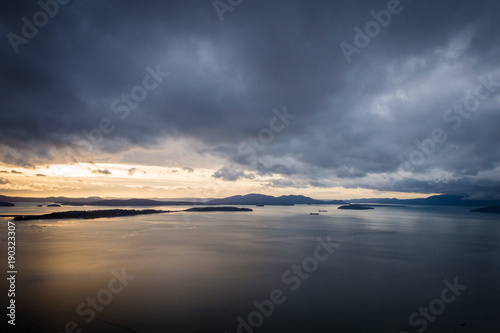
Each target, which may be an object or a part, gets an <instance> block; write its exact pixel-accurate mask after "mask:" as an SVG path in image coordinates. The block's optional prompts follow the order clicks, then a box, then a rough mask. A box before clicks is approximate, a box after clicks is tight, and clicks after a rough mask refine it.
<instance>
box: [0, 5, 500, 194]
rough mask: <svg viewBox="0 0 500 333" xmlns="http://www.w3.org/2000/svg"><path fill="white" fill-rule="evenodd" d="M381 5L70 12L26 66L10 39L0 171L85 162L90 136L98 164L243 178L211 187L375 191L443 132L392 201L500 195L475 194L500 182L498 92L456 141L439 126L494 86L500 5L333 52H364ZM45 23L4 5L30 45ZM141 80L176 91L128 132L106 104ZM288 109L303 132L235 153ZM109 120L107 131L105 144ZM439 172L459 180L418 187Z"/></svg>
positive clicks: (294, 129) (416, 23) (423, 18)
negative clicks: (152, 164) (147, 153)
mask: <svg viewBox="0 0 500 333" xmlns="http://www.w3.org/2000/svg"><path fill="white" fill-rule="evenodd" d="M387 6H388V1H361V0H359V1H319V0H318V1H272V2H271V1H244V2H243V3H242V4H241V5H239V6H238V7H237V8H235V10H234V11H232V12H226V13H225V17H224V21H223V22H220V20H219V17H218V15H217V13H216V11H215V9H214V8H213V6H212V3H211V1H145V2H138V1H107V2H101V1H71V2H69V3H68V4H67V5H64V6H60V8H59V12H58V13H57V15H55V16H54V17H53V18H50V20H49V22H48V24H47V25H46V26H44V27H42V28H40V29H39V32H38V34H37V35H36V36H35V37H34V38H32V39H30V40H29V42H28V43H27V44H22V45H19V52H18V53H17V54H16V53H15V52H14V50H13V48H12V46H11V44H10V42H9V40H8V39H7V38H4V45H3V47H2V51H0V52H1V55H2V60H3V61H2V63H1V64H0V70H1V73H2V75H1V77H0V80H1V81H0V82H1V84H2V88H3V89H2V90H1V91H0V95H1V98H2V102H3V107H2V111H1V112H2V121H1V123H0V159H1V161H2V162H4V163H8V164H12V165H22V166H28V167H34V166H36V165H39V164H41V163H45V162H50V161H55V160H65V161H68V160H69V161H71V162H73V161H83V160H85V159H86V158H88V156H87V157H85V156H80V155H79V153H78V150H76V149H75V148H76V144H77V143H78V142H80V141H79V140H82V139H85V140H87V139H88V138H86V137H85V136H84V135H83V134H82V130H85V131H87V132H91V131H92V130H99V131H100V133H101V134H102V142H100V143H99V144H97V145H96V147H97V148H99V150H97V149H96V150H95V151H93V152H92V153H91V154H90V155H91V156H90V157H93V156H99V154H100V153H101V152H107V153H118V152H121V151H126V150H128V149H130V148H132V147H135V146H140V147H146V148H147V147H151V146H154V145H155V144H156V143H158V142H162V140H163V139H165V138H167V137H174V138H175V137H177V138H186V137H187V138H195V139H199V140H201V141H202V142H204V143H205V144H206V148H205V151H208V152H212V153H214V154H216V155H219V156H222V157H224V158H226V159H227V161H228V163H229V164H228V165H235V167H234V170H230V168H228V167H223V168H222V169H220V170H219V171H218V172H217V173H216V174H215V177H219V178H224V179H230V180H235V179H239V178H241V177H244V176H245V175H253V174H254V173H255V174H258V175H261V176H265V175H269V174H273V173H274V174H281V175H283V176H284V177H290V178H291V179H293V182H286V181H282V182H280V183H279V184H278V183H277V184H276V186H283V184H292V185H293V184H299V183H300V184H304V183H309V184H330V185H332V186H333V185H336V186H343V185H345V186H347V187H349V186H351V185H350V184H354V183H356V186H358V185H359V186H361V187H370V186H372V184H371V183H369V182H365V181H364V180H365V179H367V178H369V176H370V175H377V174H383V173H395V172H397V171H398V170H399V169H400V168H401V165H402V164H403V163H404V162H402V159H404V160H408V159H409V158H410V154H411V153H412V152H413V151H414V150H416V149H418V147H417V146H416V143H415V140H418V141H419V142H422V141H423V140H425V139H426V138H429V137H430V138H432V131H433V130H434V129H435V128H438V127H439V128H442V129H443V130H444V131H445V133H446V135H447V139H446V141H445V142H444V143H442V144H437V145H436V147H435V149H434V151H433V152H432V154H429V155H425V161H424V162H423V163H421V164H419V165H415V166H414V167H413V168H412V170H406V171H410V173H409V174H407V175H406V176H405V177H406V179H405V181H400V180H398V181H397V182H395V183H394V184H392V185H391V186H392V188H395V189H397V190H401V191H422V190H425V189H428V190H429V191H430V192H436V191H438V190H439V191H440V192H459V191H465V190H466V191H468V192H474V191H477V192H479V191H481V192H484V191H488V189H489V190H490V191H494V190H496V188H491V187H490V188H488V187H487V186H486V187H485V186H483V185H482V184H480V183H478V182H473V181H471V179H474V177H476V178H477V177H479V176H480V175H484V174H488V175H490V176H489V177H490V178H493V179H491V180H492V181H498V176H495V173H494V172H493V171H494V170H495V169H496V168H498V167H499V154H500V150H499V148H497V144H496V143H497V142H498V141H499V139H500V131H499V130H498V126H499V124H500V122H499V121H500V115H499V112H498V111H499V95H498V91H500V88H496V89H497V91H496V92H493V93H492V94H491V96H490V97H489V98H488V99H487V100H486V101H484V102H481V105H480V106H479V107H478V109H477V110H476V111H474V112H469V113H470V116H468V117H467V118H465V117H462V116H461V118H462V119H461V124H460V127H459V128H458V129H456V130H455V129H453V128H452V127H451V126H452V125H456V122H455V121H456V120H455V121H453V122H451V121H449V122H445V121H444V120H443V115H444V114H445V112H446V110H447V109H448V108H452V107H453V106H454V105H455V104H456V103H459V101H460V100H461V99H462V98H464V97H465V96H467V94H469V93H470V91H472V90H473V89H475V88H476V86H477V85H478V84H480V81H479V80H478V79H477V77H478V76H480V75H482V76H483V77H487V76H488V75H490V74H492V75H493V81H496V82H499V81H500V60H499V59H500V58H499V55H500V43H499V42H498V31H500V22H499V20H498V17H499V14H500V4H499V3H497V2H494V1H486V0H483V1H471V0H469V1H440V2H436V1H430V0H421V1H412V2H409V1H401V5H400V6H401V8H402V10H401V12H400V13H399V14H397V15H393V16H392V19H391V22H390V24H389V25H388V26H387V27H382V28H381V31H380V34H378V35H377V36H375V37H373V38H372V40H371V41H370V45H368V46H367V47H366V48H363V49H361V50H360V52H359V53H355V54H352V59H351V60H352V61H351V62H350V63H349V64H348V63H347V62H346V59H345V58H344V55H343V53H342V51H341V49H340V47H339V45H340V44H341V43H342V42H345V43H349V44H352V45H355V44H354V43H355V41H354V37H355V32H354V30H353V28H354V27H356V26H357V27H360V28H361V29H362V30H364V27H365V24H366V23H367V22H369V21H371V20H374V18H373V17H372V16H371V14H370V11H372V10H374V11H375V12H379V11H380V10H384V9H386V8H387ZM39 10H40V7H39V6H38V5H37V4H36V2H28V1H18V2H14V3H12V2H9V3H8V4H3V8H2V11H1V14H0V17H1V24H0V31H1V32H2V33H3V34H4V36H7V34H8V33H9V32H14V33H16V34H21V28H22V25H23V22H22V21H21V18H22V17H23V16H26V17H27V18H28V19H29V20H31V19H32V16H33V14H34V13H36V12H37V11H39ZM148 66H149V67H150V68H157V66H159V67H160V68H161V70H162V71H164V72H168V73H169V76H168V77H165V78H164V80H163V82H161V83H160V84H159V85H158V87H156V88H155V89H154V90H151V91H148V95H147V97H146V98H145V99H144V100H143V101H140V103H137V104H138V105H137V107H136V108H135V109H132V110H130V113H129V114H128V116H127V117H126V119H123V120H121V119H120V118H119V115H120V114H117V113H114V112H113V111H112V109H111V105H112V103H113V101H115V100H116V99H120V98H121V96H122V94H129V95H130V94H131V92H132V91H133V88H134V87H137V86H141V85H142V84H143V81H144V78H145V76H146V75H148V70H147V67H148ZM284 105H286V107H287V109H288V111H289V112H290V113H292V114H294V115H296V118H295V119H293V120H291V121H290V124H289V125H288V126H287V127H286V128H285V129H284V130H283V131H280V132H275V133H273V138H272V140H271V142H269V143H268V144H266V145H265V149H257V147H256V148H255V149H254V152H249V151H248V150H247V151H246V152H242V151H241V149H240V150H238V147H239V146H240V145H241V144H242V143H245V142H248V140H249V138H256V139H258V135H259V133H260V132H261V130H262V129H263V128H266V127H268V126H269V122H270V120H271V119H272V117H273V116H274V115H273V112H272V110H273V108H275V107H276V108H278V109H281V107H282V106H284ZM454 115H455V116H456V113H454ZM103 118H109V119H110V120H111V121H112V122H113V123H112V125H113V126H114V127H113V130H110V131H108V132H109V133H103V132H104V131H102V130H103V128H107V129H109V127H106V126H104V127H103V128H100V122H101V121H102V119H103ZM93 133H94V134H95V133H96V132H93ZM95 138H98V139H99V136H95ZM257 143H259V142H258V141H257ZM259 147H260V146H259ZM80 153H81V151H80ZM415 156H416V155H415V153H414V155H413V157H415ZM193 167H195V166H194V165H193ZM436 169H439V170H441V171H442V172H443V173H446V174H447V175H452V176H451V177H447V178H446V179H439V181H436V182H429V181H424V182H422V181H421V180H418V179H420V178H419V177H420V176H422V175H427V174H429V173H430V172H431V171H433V170H436ZM471 177H472V178H471ZM247 178H248V177H247ZM299 179H300V180H301V181H299ZM464 184H468V185H467V186H465V187H461V188H458V187H459V186H464ZM377 186H381V188H380V189H382V185H377Z"/></svg>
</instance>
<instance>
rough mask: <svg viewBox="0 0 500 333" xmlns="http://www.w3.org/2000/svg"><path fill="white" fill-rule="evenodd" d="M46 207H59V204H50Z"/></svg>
mask: <svg viewBox="0 0 500 333" xmlns="http://www.w3.org/2000/svg"><path fill="white" fill-rule="evenodd" d="M47 207H61V205H59V204H50V205H47Z"/></svg>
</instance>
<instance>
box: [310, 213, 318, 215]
mask: <svg viewBox="0 0 500 333" xmlns="http://www.w3.org/2000/svg"><path fill="white" fill-rule="evenodd" d="M309 215H319V213H309Z"/></svg>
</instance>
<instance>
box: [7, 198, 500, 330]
mask: <svg viewBox="0 0 500 333" xmlns="http://www.w3.org/2000/svg"><path fill="white" fill-rule="evenodd" d="M33 206H34V205H33V204H19V205H18V206H17V207H13V208H10V207H3V208H0V214H9V213H10V212H12V213H13V214H41V213H48V212H53V211H64V210H69V209H68V207H61V208H46V207H44V208H37V207H33ZM337 207H338V206H336V205H332V206H306V205H298V206H293V207H271V206H266V207H251V208H253V209H254V211H253V212H249V213H246V212H238V213H228V212H225V213H219V212H211V213H185V212H184V213H181V212H175V213H168V214H160V215H149V216H148V215H145V216H136V217H127V218H114V219H98V220H89V221H85V220H65V221H26V222H17V223H16V237H17V243H16V247H17V256H16V261H17V269H18V275H17V281H16V313H17V316H16V329H17V330H18V331H21V329H22V330H23V332H65V331H68V332H72V331H75V332H78V329H81V331H82V332H188V333H189V332H199V333H201V332H207V333H208V332H245V333H248V332H372V333H374V332H384V333H389V332H394V333H399V332H403V331H407V332H417V329H424V326H425V332H474V333H477V332H494V331H497V330H498V328H499V327H500V324H499V319H498V314H500V283H499V281H500V221H499V220H500V219H499V216H498V215H494V214H492V215H489V214H481V213H471V212H469V210H470V209H471V208H457V207H417V206H415V207H413V206H408V207H397V208H396V207H391V208H387V207H377V208H376V209H375V210H370V211H346V210H338V209H337ZM73 208H74V207H73ZM73 208H70V209H73ZM109 208H112V207H109ZM129 208H133V207H129ZM181 208H184V207H161V208H158V209H170V210H175V209H181ZM78 209H81V208H80V207H77V208H75V210H78ZM87 209H88V208H87ZM99 209H107V207H99ZM319 209H321V210H328V212H322V213H320V215H318V216H311V215H309V213H310V212H317V211H318V210H319ZM7 220H8V219H7V218H0V222H1V226H2V227H1V230H0V231H1V233H0V235H2V236H5V233H6V231H7V227H6V223H5V222H6V221H7ZM318 238H319V239H318ZM0 240H1V243H0V245H1V247H2V251H1V258H0V259H1V260H2V262H4V263H6V262H7V257H6V247H7V244H6V239H5V238H0ZM321 244H323V245H321ZM328 244H330V245H328ZM330 252H331V253H330ZM294 265H296V266H294ZM3 267H5V265H3ZM445 280H446V282H445ZM4 283H5V282H4ZM447 283H448V284H447ZM450 284H451V285H452V287H453V285H455V289H456V288H457V287H456V285H458V286H459V287H458V289H457V290H455V293H453V291H452V290H450V287H449V285H450ZM462 286H463V287H462ZM465 286H466V289H465ZM2 288H3V290H5V291H6V290H7V289H8V288H7V285H6V284H4V285H2ZM445 288H448V289H447V291H444V292H443V290H444V289H445ZM2 293H3V291H2ZM443 293H444V296H443ZM443 297H444V298H443ZM5 299H6V298H5V297H4V301H3V302H4V303H3V304H5V305H6V304H7V301H6V300H5ZM93 299H95V301H94V303H92V302H93ZM270 299H274V301H275V303H273V302H272V301H269V300H270ZM443 300H446V302H445V301H443ZM92 304H93V305H92ZM429 307H430V310H429V311H430V312H427V314H421V313H419V311H421V310H422V311H425V309H426V308H429ZM4 309H5V307H4ZM414 313H416V315H415V314H414ZM412 315H413V322H412V323H413V324H412V323H410V321H409V318H410V317H412ZM4 317H5V315H4ZM73 326H74V327H73ZM68 327H69V330H68V329H67V328H68Z"/></svg>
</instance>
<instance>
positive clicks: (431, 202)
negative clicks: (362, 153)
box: [0, 194, 500, 206]
mask: <svg viewBox="0 0 500 333" xmlns="http://www.w3.org/2000/svg"><path fill="white" fill-rule="evenodd" d="M0 201H2V202H37V203H42V202H46V203H60V204H63V205H68V206H84V205H86V206H180V205H182V206H200V205H252V206H254V205H258V206H261V205H264V206H266V205H267V206H291V205H344V204H347V203H371V204H385V205H428V206H500V200H468V199H467V198H466V197H463V196H457V195H435V196H431V197H428V198H422V199H394V198H393V199H390V198H386V199H353V200H347V201H343V200H316V199H312V198H309V197H306V196H303V195H283V196H280V197H273V196H270V195H264V194H247V195H235V196H231V197H227V198H223V199H211V200H205V201H204V200H202V199H192V200H186V199H184V200H179V201H162V200H151V199H103V198H100V197H88V198H67V197H48V198H26V197H9V196H4V195H0Z"/></svg>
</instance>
